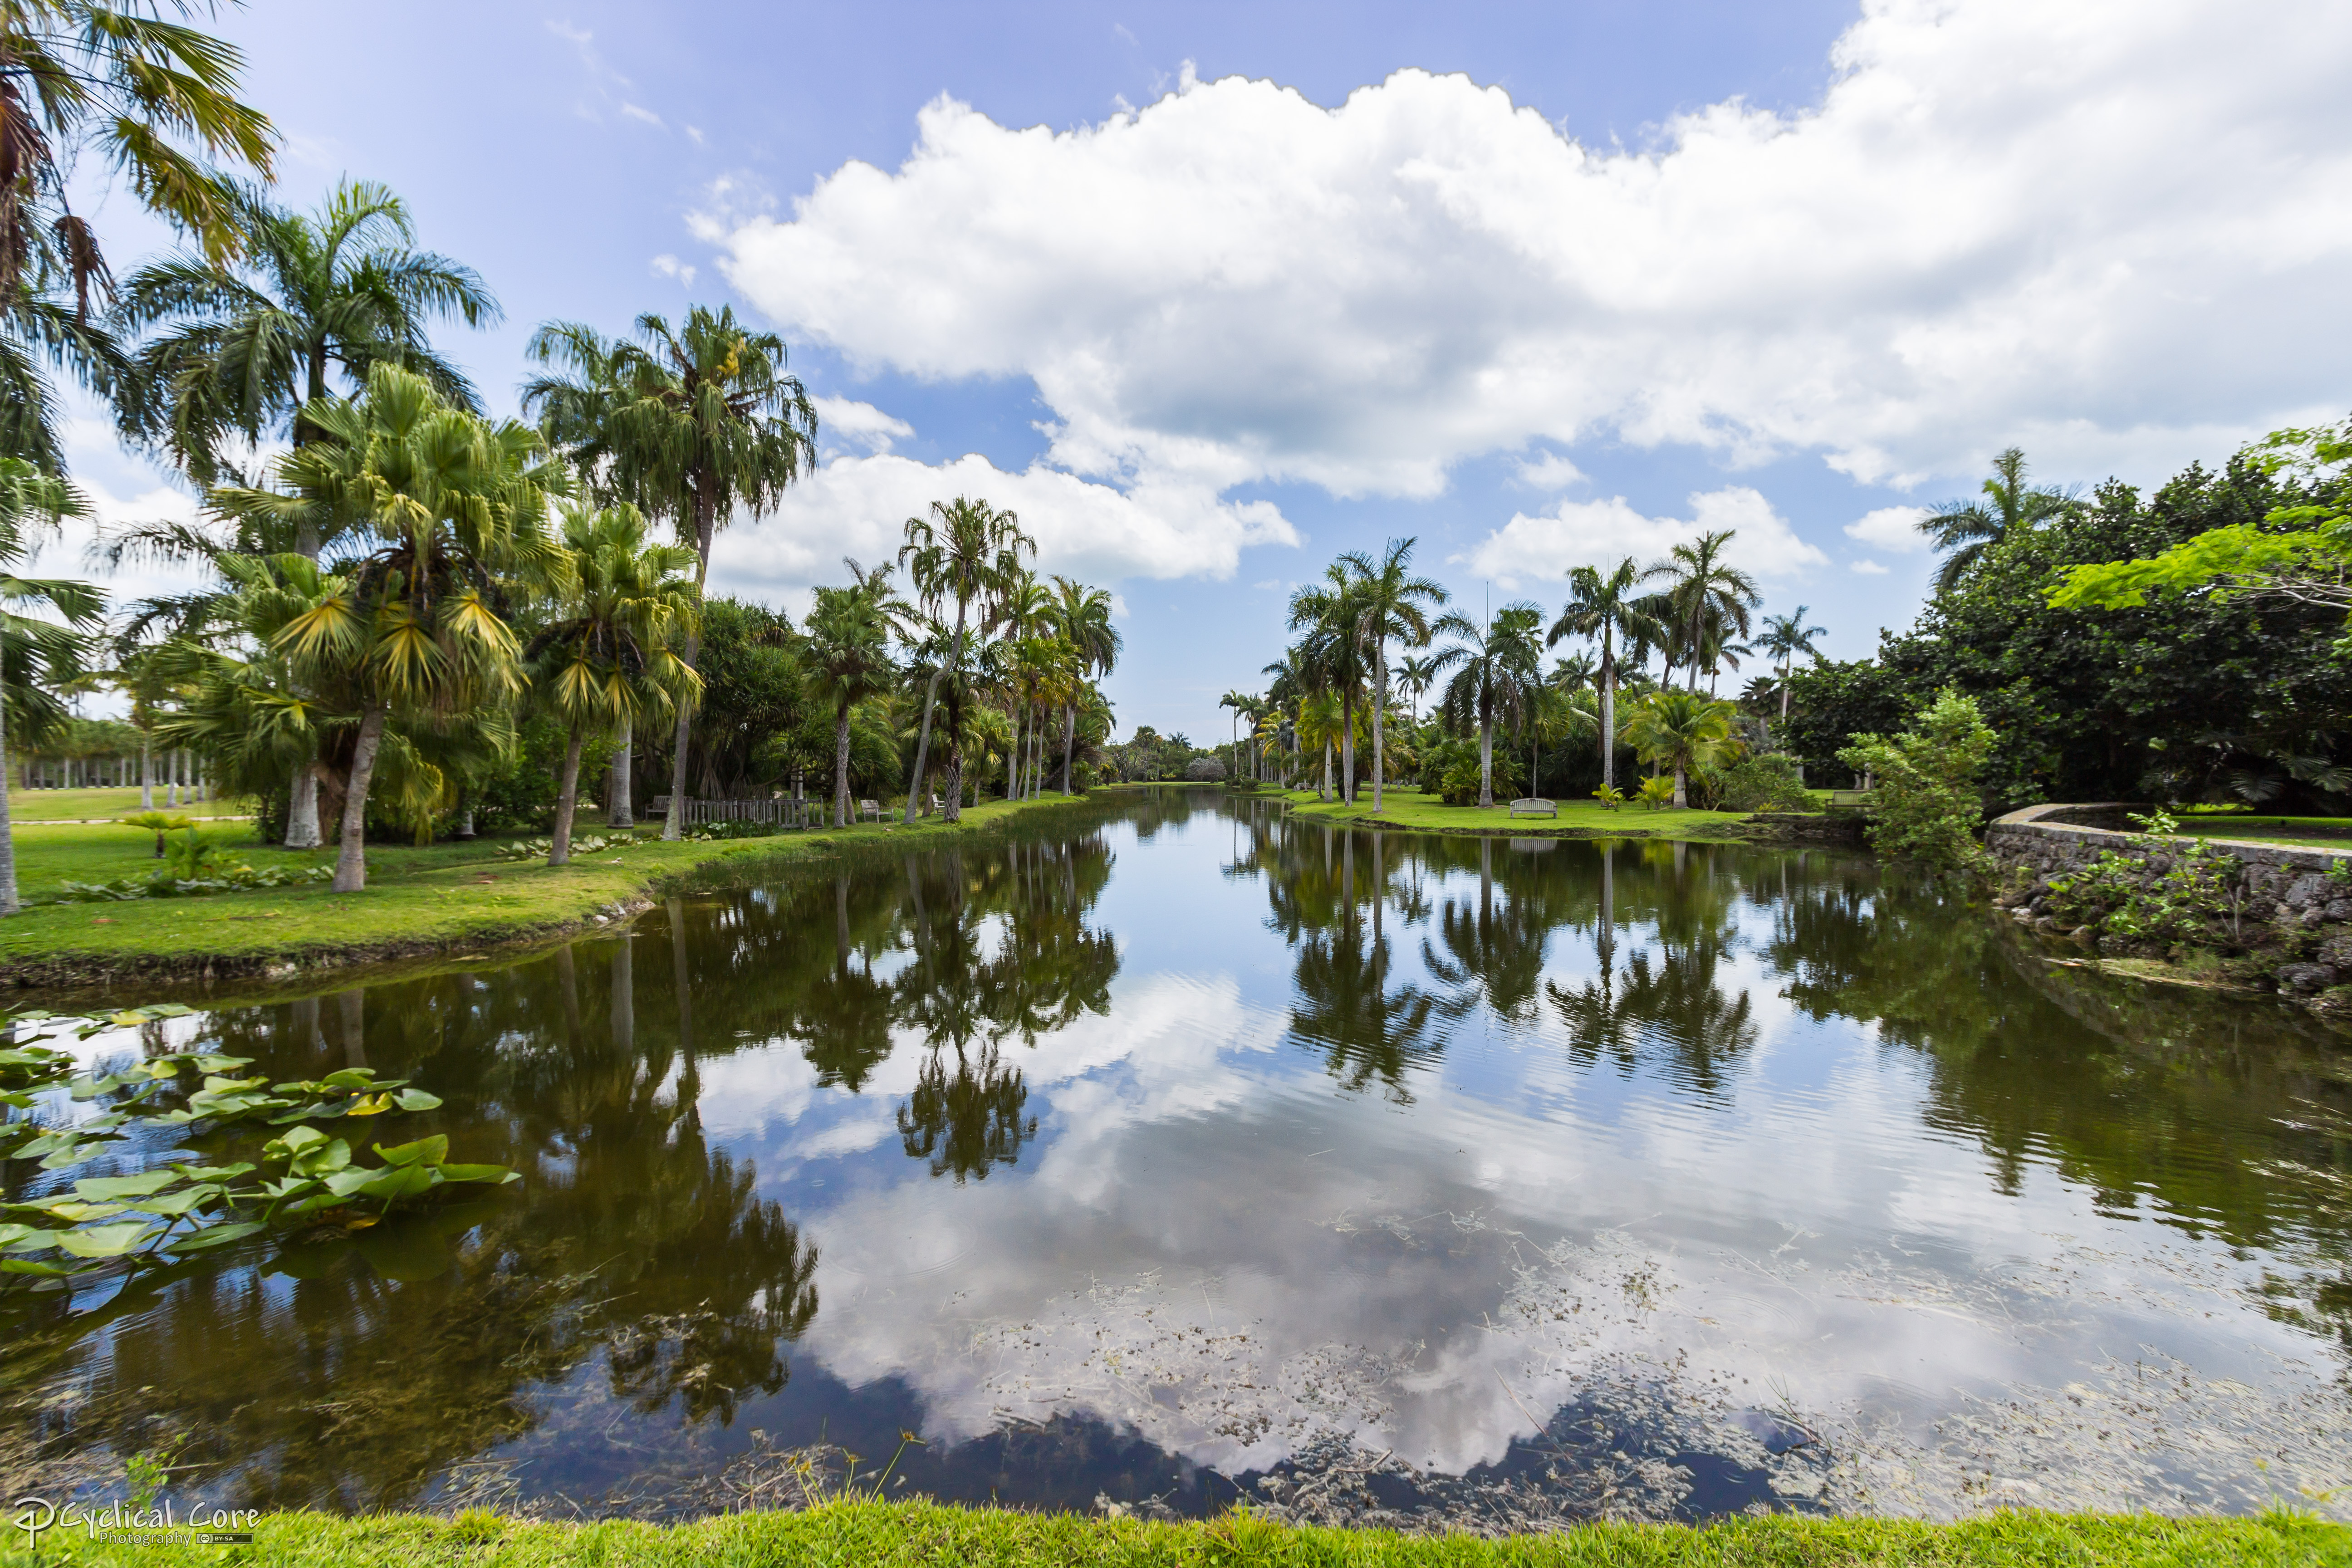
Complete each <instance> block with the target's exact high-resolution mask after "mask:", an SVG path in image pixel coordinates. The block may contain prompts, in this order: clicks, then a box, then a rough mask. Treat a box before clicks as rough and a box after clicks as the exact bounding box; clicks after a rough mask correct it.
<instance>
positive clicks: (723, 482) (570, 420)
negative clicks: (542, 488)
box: [522, 305, 816, 839]
mask: <svg viewBox="0 0 2352 1568" xmlns="http://www.w3.org/2000/svg"><path fill="white" fill-rule="evenodd" d="M636 330H637V336H638V338H639V339H640V340H641V341H640V342H625V341H616V342H606V341H605V340H604V338H603V337H601V336H599V335H598V334H597V333H596V332H595V331H593V329H591V328H588V327H585V326H582V325H580V324H579V323H578V322H573V321H553V322H549V323H548V324H546V325H544V326H542V327H541V328H540V329H539V331H537V332H535V333H533V334H532V335H531V340H530V353H531V356H532V357H533V358H534V359H536V360H538V361H539V362H540V363H541V364H547V365H553V366H558V367H562V372H563V373H564V374H553V375H542V376H538V377H534V378H533V379H532V380H531V381H530V383H529V384H526V385H525V386H524V388H523V395H522V405H523V410H524V412H525V413H526V414H529V415H531V416H534V417H536V418H538V419H539V420H540V422H541V428H542V429H543V430H545V432H546V434H547V437H548V439H549V440H550V441H551V442H552V443H554V444H555V445H556V446H557V447H560V448H562V450H563V451H564V453H565V455H566V456H567V457H569V458H571V460H572V463H573V465H574V466H575V467H577V468H579V470H580V472H581V475H582V477H583V479H585V480H586V481H587V483H588V484H589V486H590V487H591V489H593V490H594V491H595V492H596V494H597V496H598V498H599V499H600V500H625V501H629V502H631V503H633V504H635V506H636V507H637V508H638V510H641V511H644V512H645V513H646V514H647V515H649V516H654V517H666V518H667V519H669V520H670V522H671V525H672V526H673V527H675V528H676V529H677V531H678V534H679V536H680V537H681V538H683V539H685V540H687V541H688V542H691V543H692V544H693V546H694V552H695V568H694V591H695V593H696V595H698V596H699V595H701V593H702V589H703V584H705V583H706V582H707V581H708V580H709V574H710V542H711V539H712V537H713V536H714V535H715V534H716V533H717V531H718V530H719V528H720V527H721V526H722V525H723V524H725V523H726V522H728V521H730V520H732V519H733V518H734V517H735V516H737V515H738V514H739V513H749V514H750V515H751V516H752V517H759V516H761V515H762V514H764V513H766V512H769V511H772V510H774V509H775V507H776V505H777V503H778V502H780V501H781V500H782V499H783V495H784V489H785V487H786V486H788V485H790V484H791V483H792V482H793V480H795V479H799V478H800V477H801V475H802V473H803V471H804V470H805V469H807V468H811V467H814V465H815V463H816V410H815V408H814V406H812V405H810V403H809V399H808V392H807V389H806V388H804V387H803V386H802V385H801V383H800V378H799V377H798V376H795V375H792V374H787V372H786V370H785V365H786V363H787V356H786V354H785V351H784V343H783V340H782V339H781V338H779V337H777V336H776V335H775V334H774V333H772V332H754V331H751V330H750V329H748V328H747V327H745V326H743V325H742V324H741V323H740V322H738V321H736V320H735V312H734V310H732V309H731V308H728V307H721V308H720V309H719V310H718V311H717V312H716V313H713V312H712V311H711V310H708V309H707V308H705V307H703V306H700V305H697V306H694V307H693V308H691V309H690V310H688V311H687V315H686V321H684V323H683V324H682V325H681V326H680V327H679V328H678V329H677V330H676V331H673V330H671V327H670V324H669V322H668V321H666V320H664V319H663V318H662V317H660V316H656V315H653V314H650V313H648V314H646V315H643V316H639V317H638V318H637V322H636ZM701 654H702V641H701V637H700V636H699V634H698V633H697V632H694V631H688V634H687V638H686V651H685V654H684V656H683V657H684V658H685V659H686V663H687V667H688V668H693V667H694V662H695V660H696V659H698V658H700V657H701ZM693 722H694V717H693V714H692V712H691V711H690V710H688V709H687V708H685V707H683V706H681V707H680V708H679V710H678V715H677V742H676V747H675V750H674V752H672V756H671V761H670V794H669V821H668V822H667V824H665V825H664V826H663V828H662V837H664V838H669V839H675V838H677V837H678V836H679V835H680V834H681V833H682V832H683V831H684V829H685V823H686V761H687V749H688V742H689V741H690V740H691V739H692V732H693Z"/></svg>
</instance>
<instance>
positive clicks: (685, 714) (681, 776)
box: [662, 483, 718, 843]
mask: <svg viewBox="0 0 2352 1568" xmlns="http://www.w3.org/2000/svg"><path fill="white" fill-rule="evenodd" d="M717 523H718V519H717V518H715V517H713V516H712V515H711V508H710V502H709V500H707V499H706V498H705V497H704V495H703V490H702V486H701V485H700V484H699V483H698V484H696V486H695V487H694V602H695V603H696V604H698V605H699V604H700V603H702V585H703V583H704V582H705V580H706V579H708V578H709V575H710V534H711V531H712V529H713V528H714V527H716V526H717ZM701 657H702V634H701V632H700V631H699V630H698V629H697V627H689V628H688V631H687V634H686V668H688V669H692V668H694V661H695V660H696V659H698V658H701ZM693 740H694V710H692V709H690V708H688V706H687V705H686V704H685V703H683V702H681V703H679V704H678V705H677V744H676V748H675V750H674V751H673V752H671V754H670V764H669V819H668V820H667V822H664V823H663V824H662V837H663V838H665V839H667V840H668V841H670V842H672V843H675V842H676V841H677V840H678V839H679V838H682V837H685V836H686V753H687V748H688V745H690V744H691V743H692V742H693Z"/></svg>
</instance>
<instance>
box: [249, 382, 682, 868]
mask: <svg viewBox="0 0 2352 1568" xmlns="http://www.w3.org/2000/svg"><path fill="white" fill-rule="evenodd" d="M302 417H304V418H305V419H308V420H310V422H311V423H312V424H314V425H316V426H318V427H319V430H320V439H319V440H317V441H314V442H311V443H310V444H309V445H308V446H304V447H298V448H296V449H295V450H294V451H292V452H289V453H288V454H287V455H286V456H284V457H283V458H279V459H278V463H277V465H276V468H277V473H278V480H279V482H280V483H281V484H282V485H283V486H284V487H285V488H286V489H288V490H290V491H291V492H293V493H294V494H296V495H298V496H302V497H309V498H315V499H317V500H320V501H322V502H324V503H325V504H330V505H334V506H338V507H341V508H347V509H349V510H352V512H354V513H355V514H356V515H358V516H359V517H361V518H362V519H363V520H364V522H363V526H364V528H365V529H366V531H368V532H369V533H370V534H372V535H373V537H374V539H375V540H376V541H377V542H378V548H377V549H376V550H375V551H374V552H373V553H371V554H369V555H367V556H366V557H364V558H362V559H361V560H359V561H357V562H355V563H352V566H351V568H350V571H349V574H348V575H347V576H344V577H341V578H339V579H335V580H334V581H336V582H337V583H338V584H339V586H337V587H336V588H335V590H334V591H333V592H331V594H329V595H327V596H325V597H323V598H322V599H321V600H320V602H319V603H318V604H316V605H313V606H312V607H310V609H309V610H307V611H305V612H304V613H302V614H300V615H299V616H295V617H294V618H293V619H292V620H290V621H289V622H288V623H287V625H286V626H285V627H284V628H283V629H282V630H280V631H279V632H278V634H277V637H276V638H275V643H276V646H277V647H278V650H279V651H280V652H282V653H283V654H284V655H285V656H286V657H287V658H288V660H289V663H290V664H291V666H292V667H293V668H294V669H295V671H296V672H297V674H298V676H299V678H300V679H303V680H304V682H305V684H307V685H312V686H315V685H318V684H321V683H327V684H335V685H340V686H341V687H342V688H343V689H345V690H346V691H347V692H348V694H349V698H350V701H349V703H348V704H347V710H350V711H353V712H356V713H357V715H358V718H359V725H358V730H357V732H356V734H355V736H354V738H353V750H352V763H351V775H350V782H349V784H348V785H347V786H346V788H345V790H344V795H343V818H342V840H341V855H340V856H339V858H338V859H337V861H336V866H335V881H334V887H335V890H336V891H337V892H344V893H350V892H358V891H360V890H361V889H363V888H365V887H366V886H367V862H366V856H365V849H364V829H365V826H366V823H367V800H368V789H369V785H370V783H371V781H372V779H373V773H374V770H375V763H376V753H377V752H378V750H379V749H380V747H381V746H382V743H383V734H384V726H385V724H386V723H387V721H389V720H390V719H391V717H392V715H393V712H394V710H395V709H398V710H402V711H403V712H404V713H415V714H422V715H426V716H432V715H436V714H443V713H448V712H453V711H464V710H468V709H470V708H473V707H476V706H479V705H482V704H484V703H487V702H490V701H494V700H499V699H502V698H504V697H506V696H509V695H510V694H512V693H514V692H515V691H517V690H519V689H520V685H521V681H520V668H519V663H520V661H519V658H518V655H519V654H520V648H519V647H518V646H517V644H516V642H515V638H514V634H513V632H512V631H511V630H510V629H509V626H507V624H506V621H505V619H504V618H503V617H502V616H500V614H499V610H498V608H497V599H498V596H499V589H500V586H501V580H502V579H507V578H510V577H517V576H519V577H521V578H524V579H536V580H537V581H539V582H540V583H541V584H554V583H558V582H561V581H562V579H563V577H564V576H565V574H566V572H567V569H568V563H567V561H566V558H565V556H564V552H563V550H562V546H561V545H559V544H557V543H556V542H555V541H554V540H553V539H552V538H551V536H550V535H549V533H548V531H547V525H546V517H547V506H548V502H549V500H550V499H551V497H552V496H555V495H559V494H562V492H563V491H564V490H565V489H568V488H569V483H568V479H567V476H566V475H565V473H564V471H563V470H562V468H558V467H556V466H555V465H554V464H552V463H551V462H549V461H548V460H546V451H545V446H544V444H543V443H542V442H541V438H540V437H539V435H538V433H537V432H535V431H533V430H531V429H530V427H529V426H523V425H519V424H517V423H515V422H513V421H511V420H504V421H499V422H498V423H495V424H493V423H492V422H490V421H488V420H486V419H483V418H481V417H479V416H476V415H472V414H468V413H467V412H466V411H465V410H463V409H461V408H455V407H452V406H450V405H449V404H448V403H447V402H446V401H445V400H444V399H443V398H442V397H441V396H440V395H439V394H438V393H436V391H435V390H434V389H433V387H432V385H431V384H429V383H427V382H426V381H425V378H424V377H422V376H420V375H417V374H415V373H414V372H411V371H407V370H404V369H402V368H400V367H399V366H397V365H394V364H389V363H379V364H377V365H376V366H375V367H374V368H373V370H372V371H370V372H369V373H368V382H367V388H366V391H365V392H364V393H363V394H362V395H361V396H360V397H359V398H357V399H355V400H353V401H352V402H349V403H344V402H340V401H337V400H334V399H327V400H323V401H321V402H319V403H314V404H310V405H307V406H306V407H305V408H304V409H303V412H302ZM689 646H691V643H690V641H689ZM672 820H673V822H674V821H675V820H676V818H675V817H673V818H672Z"/></svg>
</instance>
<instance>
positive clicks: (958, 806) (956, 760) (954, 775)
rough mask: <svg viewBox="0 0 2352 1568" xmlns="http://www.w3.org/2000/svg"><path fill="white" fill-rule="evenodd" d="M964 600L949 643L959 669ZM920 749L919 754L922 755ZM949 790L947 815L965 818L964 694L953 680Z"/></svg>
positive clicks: (950, 689)
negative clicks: (951, 640)
mask: <svg viewBox="0 0 2352 1568" xmlns="http://www.w3.org/2000/svg"><path fill="white" fill-rule="evenodd" d="M964 608H965V601H964V600H963V599H962V598H961V597H958V598H957V600H956V629H955V640H954V641H953V642H951V643H950V644H949V645H948V669H949V671H950V673H956V672H960V671H961V668H962V661H963V625H964ZM919 754H920V753H919V752H918V755H919ZM947 784H948V792H947V797H946V799H947V811H946V816H947V819H948V820H949V821H950V822H961V821H962V820H963V698H962V694H961V688H959V687H958V686H956V685H955V684H954V683H953V682H950V683H949V686H948V778H947Z"/></svg>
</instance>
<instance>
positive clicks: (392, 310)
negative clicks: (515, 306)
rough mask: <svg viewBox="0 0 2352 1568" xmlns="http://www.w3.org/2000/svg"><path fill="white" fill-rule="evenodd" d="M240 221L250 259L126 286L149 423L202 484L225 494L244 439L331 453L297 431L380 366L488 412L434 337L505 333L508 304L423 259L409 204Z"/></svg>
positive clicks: (245, 208) (302, 544)
mask: <svg viewBox="0 0 2352 1568" xmlns="http://www.w3.org/2000/svg"><path fill="white" fill-rule="evenodd" d="M234 214H235V219H236V226H237V230H238V239H239V248H240V250H241V252H242V254H241V255H240V256H239V257H237V258H234V259H230V260H226V261H224V260H218V259H215V258H210V257H206V256H203V255H179V256H172V257H167V258H163V260H160V261H152V262H149V263H148V264H146V265H145V266H143V267H141V268H139V269H138V270H137V271H135V272H133V273H131V275H130V276H129V277H128V278H126V279H123V282H122V287H121V294H120V298H119V300H118V301H117V305H116V310H115V317H116V320H117V321H120V322H121V325H122V327H123V328H124V329H125V330H126V331H151V332H153V334H154V335H153V336H152V337H151V338H150V339H149V340H148V341H147V342H145V343H143V344H142V345H141V346H140V348H139V350H138V352H137V355H136V361H135V363H137V366H138V369H139V384H140V386H141V387H142V395H143V398H144V400H145V403H144V406H142V408H140V409H139V410H137V418H136V421H135V423H136V425H137V426H138V427H139V428H141V429H142V430H147V431H152V432H153V433H154V434H155V435H156V436H157V437H158V438H160V439H161V440H162V442H163V446H164V447H165V449H166V450H168V451H169V452H170V454H171V455H172V458H173V461H174V462H176V463H178V464H179V465H180V466H181V467H182V468H184V469H186V470H187V473H188V476H189V478H191V479H194V480H195V481H196V483H198V484H199V485H210V484H214V483H216V482H217V481H218V480H219V479H220V478H221V477H222V472H221V471H222V457H221V447H222V444H223V443H224V442H225V441H226V440H228V439H229V438H230V437H236V438H238V439H240V440H242V441H243V442H244V443H246V444H247V445H248V446H250V445H254V444H257V443H259V442H262V441H264V440H267V439H269V438H271V437H282V436H289V435H290V437H291V438H292V440H293V442H294V444H296V445H297V446H299V445H301V444H302V443H304V442H306V441H310V440H315V439H316V438H317V434H318V433H317V432H316V431H315V430H313V429H312V428H310V426H306V425H304V424H302V423H301V422H300V421H299V420H298V419H296V418H295V417H294V416H295V414H296V413H297V412H298V411H299V409H300V408H301V407H302V406H303V405H305V404H308V403H310V402H312V401H314V400H316V399H319V398H322V397H325V396H326V395H328V394H329V393H331V392H333V391H335V390H336V389H335V388H334V387H333V386H332V385H331V384H329V376H330V374H331V372H334V371H340V372H341V373H342V374H343V375H344V376H345V377H346V378H348V379H349V380H350V381H351V382H352V383H364V382H365V381H366V380H367V374H368V372H369V370H370V369H372V368H373V366H375V365H377V364H379V363H393V364H397V365H402V366H404V367H405V368H407V369H409V370H412V371H415V372H416V373H417V374H420V375H422V376H424V377H425V380H426V381H428V382H430V383H431V384H432V385H433V387H434V390H436V392H438V393H439V394H440V395H441V396H442V397H443V398H444V399H445V400H446V401H447V402H449V403H450V404H452V405H456V406H457V407H460V408H464V409H467V410H468V411H470V412H475V413H478V412H480V401H479V399H478V398H477V397H476V396H475V395H474V388H473V386H472V384H470V383H469V382H467V379H466V376H465V373H464V372H462V371H461V370H459V369H458V368H457V365H456V364H455V363H452V362H451V361H449V360H447V359H446V358H444V357H443V356H442V355H440V354H438V353H435V352H434V350H433V347H432V345H431V343H430V342H428V341H427V339H426V336H425V332H426V329H427V327H428V326H429V325H430V324H431V323H432V322H434V321H437V320H447V319H453V318H454V319H456V320H458V321H464V322H465V323H466V324H467V326H488V325H492V324H495V323H496V322H497V321H498V320H499V307H498V301H497V300H494V299H492V298H491V296H490V292H489V290H488V288H486V287H485V286H484V285H483V282H482V280H481V279H480V278H479V277H478V276H477V275H476V274H475V272H474V270H473V269H472V268H468V267H464V266H461V265H459V264H458V263H457V262H455V261H452V260H450V259H449V258H447V257H446V256H439V255H436V254H435V253H433V252H431V251H423V250H417V249H415V248H413V247H414V245H415V237H416V234H415V225H414V224H413V223H412V222H411V220H410V218H409V214H408V208H407V205H405V204H404V203H403V202H402V201H401V199H400V197H399V196H397V195H394V194H393V192H392V191H390V190H388V189H387V188H385V187H384V186H383V185H378V184H369V183H367V182H364V181H354V180H344V181H342V182H341V184H337V185H336V187H335V188H334V190H333V191H332V192H331V193H330V194H329V195H328V196H327V199H326V200H325V201H324V202H322V203H320V205H319V209H318V211H317V212H316V213H298V212H293V211H289V210H288V209H287V208H284V207H281V206H278V205H275V204H274V203H272V202H271V201H270V200H269V199H268V195H267V193H265V192H257V191H243V192H239V193H237V194H236V196H235V197H234ZM157 329H161V330H160V331H157ZM321 542H322V541H321V540H320V537H319V535H318V532H317V529H316V521H315V520H309V521H306V524H305V527H304V530H303V532H302V534H301V536H300V537H299V539H298V540H297V541H296V542H295V543H294V548H295V549H297V550H299V551H300V552H302V553H303V554H305V555H309V556H311V557H313V558H315V557H316V556H317V555H318V553H319V550H320V544H321Z"/></svg>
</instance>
